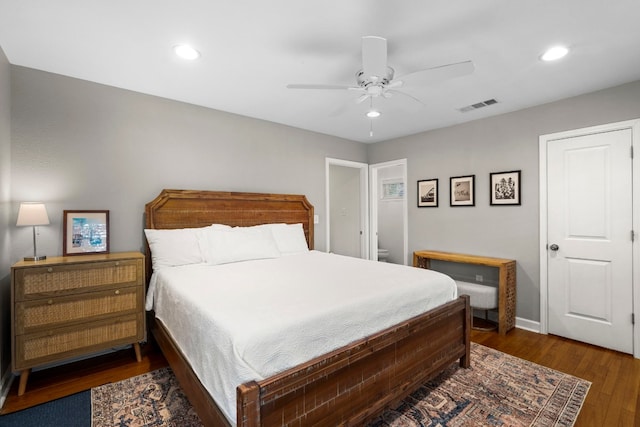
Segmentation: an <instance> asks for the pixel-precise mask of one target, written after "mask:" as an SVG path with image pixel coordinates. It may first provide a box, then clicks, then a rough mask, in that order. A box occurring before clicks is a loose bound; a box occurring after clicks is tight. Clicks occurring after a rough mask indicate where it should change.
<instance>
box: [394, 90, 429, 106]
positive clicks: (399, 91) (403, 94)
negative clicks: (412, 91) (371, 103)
mask: <svg viewBox="0 0 640 427" xmlns="http://www.w3.org/2000/svg"><path fill="white" fill-rule="evenodd" d="M388 92H391V93H393V94H396V93H397V94H398V95H402V96H406V97H409V98H411V99H413V100H414V101H416V102H417V103H418V104H420V105H422V106H423V107H426V106H427V104H425V103H424V102H422V101H420V100H419V99H418V98H416V97H415V96H413V95H409V94H408V93H406V92H402V91H401V90H393V89H392V90H389V91H388Z"/></svg>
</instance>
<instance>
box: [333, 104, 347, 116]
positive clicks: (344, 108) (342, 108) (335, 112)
mask: <svg viewBox="0 0 640 427" xmlns="http://www.w3.org/2000/svg"><path fill="white" fill-rule="evenodd" d="M349 105H350V104H346V103H345V104H342V105H340V107H338V108H336V109H335V110H333V111H332V112H331V113H329V117H338V116H341V115H343V114H344V113H346V112H347V110H348V109H349Z"/></svg>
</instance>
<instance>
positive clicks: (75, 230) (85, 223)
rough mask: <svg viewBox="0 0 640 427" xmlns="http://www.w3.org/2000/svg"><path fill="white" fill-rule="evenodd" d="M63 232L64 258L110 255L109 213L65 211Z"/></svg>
mask: <svg viewBox="0 0 640 427" xmlns="http://www.w3.org/2000/svg"><path fill="white" fill-rule="evenodd" d="M63 230H64V236H63V239H62V253H63V254H64V256H68V255H83V254H96V253H103V254H106V253H109V211H95V210H91V211H83V210H73V211H72V210H65V211H64V213H63Z"/></svg>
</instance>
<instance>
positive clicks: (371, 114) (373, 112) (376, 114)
mask: <svg viewBox="0 0 640 427" xmlns="http://www.w3.org/2000/svg"><path fill="white" fill-rule="evenodd" d="M367 117H369V118H370V119H375V118H376V117H380V111H376V110H371V111H368V112H367Z"/></svg>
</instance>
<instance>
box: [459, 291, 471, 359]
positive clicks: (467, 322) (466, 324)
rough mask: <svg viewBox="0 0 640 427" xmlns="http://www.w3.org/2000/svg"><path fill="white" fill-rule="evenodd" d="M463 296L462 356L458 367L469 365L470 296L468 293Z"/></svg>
mask: <svg viewBox="0 0 640 427" xmlns="http://www.w3.org/2000/svg"><path fill="white" fill-rule="evenodd" d="M460 298H464V300H465V301H464V305H465V307H464V347H465V352H464V356H462V357H461V358H460V367H462V368H468V367H470V366H471V316H473V313H472V311H471V298H470V297H469V295H461V296H460Z"/></svg>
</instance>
